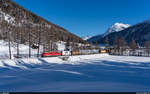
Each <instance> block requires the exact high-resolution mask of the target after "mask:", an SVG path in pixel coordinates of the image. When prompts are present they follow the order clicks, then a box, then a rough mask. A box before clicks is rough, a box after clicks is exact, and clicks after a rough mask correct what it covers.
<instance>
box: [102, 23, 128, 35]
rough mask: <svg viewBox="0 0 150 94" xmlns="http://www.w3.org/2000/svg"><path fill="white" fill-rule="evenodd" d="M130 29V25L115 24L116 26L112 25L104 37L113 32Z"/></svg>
mask: <svg viewBox="0 0 150 94" xmlns="http://www.w3.org/2000/svg"><path fill="white" fill-rule="evenodd" d="M128 27H130V25H129V24H123V23H115V24H114V25H112V26H111V27H110V28H109V29H108V30H107V31H106V32H105V33H104V35H103V36H104V37H105V36H107V35H108V34H110V33H113V32H119V31H122V30H124V29H126V28H128Z"/></svg>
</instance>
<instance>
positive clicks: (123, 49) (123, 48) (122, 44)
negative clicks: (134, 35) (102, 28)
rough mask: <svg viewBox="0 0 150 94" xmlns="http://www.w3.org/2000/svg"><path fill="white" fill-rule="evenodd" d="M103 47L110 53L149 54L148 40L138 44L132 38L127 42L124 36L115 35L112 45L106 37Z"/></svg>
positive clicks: (149, 43) (149, 45)
mask: <svg viewBox="0 0 150 94" xmlns="http://www.w3.org/2000/svg"><path fill="white" fill-rule="evenodd" d="M105 47H106V49H107V51H108V52H109V53H110V54H112V55H132V56H150V40H147V41H146V42H145V43H144V45H143V46H140V45H138V44H137V43H136V41H135V40H134V39H132V40H131V42H129V43H128V42H126V41H125V39H124V38H118V37H117V36H116V37H115V38H114V41H113V45H110V42H109V39H108V37H107V38H106V39H105Z"/></svg>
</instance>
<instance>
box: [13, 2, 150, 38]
mask: <svg viewBox="0 0 150 94" xmlns="http://www.w3.org/2000/svg"><path fill="white" fill-rule="evenodd" d="M13 1H15V2H16V3H18V4H20V5H21V6H23V7H24V8H26V9H28V10H30V11H31V12H33V13H35V14H37V15H39V16H41V17H43V18H45V19H47V20H48V21H50V22H52V23H54V24H57V25H60V26H62V27H64V28H65V29H67V30H68V31H69V32H72V33H74V34H76V35H78V36H81V37H82V36H86V35H92V36H93V35H97V34H102V33H104V32H105V31H106V30H107V29H108V27H110V26H111V25H112V24H113V23H115V22H122V23H125V24H131V25H134V24H136V23H138V22H142V21H144V20H147V19H149V18H150V7H149V4H150V0H13Z"/></svg>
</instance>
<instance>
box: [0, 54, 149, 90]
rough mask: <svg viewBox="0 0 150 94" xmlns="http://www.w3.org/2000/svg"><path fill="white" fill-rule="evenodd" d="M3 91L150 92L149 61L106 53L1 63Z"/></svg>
mask: <svg viewBox="0 0 150 94" xmlns="http://www.w3.org/2000/svg"><path fill="white" fill-rule="evenodd" d="M0 91H57V92H59V91H60V92H63V91H66V92H70V91H72V92H76V91H150V58H149V57H131V56H130V57H127V56H109V55H107V54H97V55H83V56H70V58H69V60H68V61H62V60H61V59H60V58H58V57H51V58H32V59H20V60H0Z"/></svg>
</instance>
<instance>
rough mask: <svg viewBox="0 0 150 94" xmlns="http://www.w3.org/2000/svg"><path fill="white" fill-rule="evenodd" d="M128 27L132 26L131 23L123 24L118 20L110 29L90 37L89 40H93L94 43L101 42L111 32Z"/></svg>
mask: <svg viewBox="0 0 150 94" xmlns="http://www.w3.org/2000/svg"><path fill="white" fill-rule="evenodd" d="M128 27H130V25H129V24H123V23H118V22H117V23H115V24H113V25H112V26H111V27H109V28H108V30H107V31H106V32H105V33H104V34H99V35H96V36H93V37H91V38H89V39H88V41H90V42H93V43H95V42H99V43H101V39H102V38H104V37H106V36H108V35H109V34H111V33H114V32H119V31H122V30H124V29H126V28H128Z"/></svg>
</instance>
